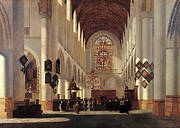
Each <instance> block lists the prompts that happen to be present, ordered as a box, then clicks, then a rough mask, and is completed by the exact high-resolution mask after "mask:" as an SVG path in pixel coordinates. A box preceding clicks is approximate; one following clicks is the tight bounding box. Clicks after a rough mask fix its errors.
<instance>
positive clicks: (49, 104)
mask: <svg viewBox="0 0 180 128" xmlns="http://www.w3.org/2000/svg"><path fill="white" fill-rule="evenodd" d="M40 104H41V110H43V111H52V110H53V101H40Z"/></svg>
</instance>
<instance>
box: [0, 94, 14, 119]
mask: <svg viewBox="0 0 180 128" xmlns="http://www.w3.org/2000/svg"><path fill="white" fill-rule="evenodd" d="M13 110H14V101H13V98H8V97H5V98H0V118H12V117H13Z"/></svg>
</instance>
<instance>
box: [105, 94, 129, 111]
mask: <svg viewBox="0 0 180 128" xmlns="http://www.w3.org/2000/svg"><path fill="white" fill-rule="evenodd" d="M131 106H132V105H131V101H130V100H129V99H128V97H126V98H124V97H122V98H120V99H118V98H115V99H111V98H110V99H108V100H107V101H105V108H106V109H108V110H109V112H111V111H119V112H120V113H125V112H126V113H127V114H129V111H130V110H131Z"/></svg>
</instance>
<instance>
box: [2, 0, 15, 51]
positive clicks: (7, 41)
mask: <svg viewBox="0 0 180 128" xmlns="http://www.w3.org/2000/svg"><path fill="white" fill-rule="evenodd" d="M0 32H1V33H0V46H1V47H0V50H1V49H11V48H12V47H13V45H12V42H11V29H10V25H9V19H8V16H7V13H6V10H5V8H4V6H3V4H2V3H1V2H0Z"/></svg>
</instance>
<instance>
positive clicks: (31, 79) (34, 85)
mask: <svg viewBox="0 0 180 128" xmlns="http://www.w3.org/2000/svg"><path fill="white" fill-rule="evenodd" d="M25 55H26V57H27V59H28V63H27V64H26V69H25V90H26V93H25V98H28V99H31V101H32V102H34V103H35V101H36V100H37V99H38V100H39V90H40V87H39V85H40V68H39V67H40V66H39V65H38V62H39V61H38V60H37V59H36V57H35V56H34V55H33V54H32V53H31V52H29V51H27V50H25Z"/></svg>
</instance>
